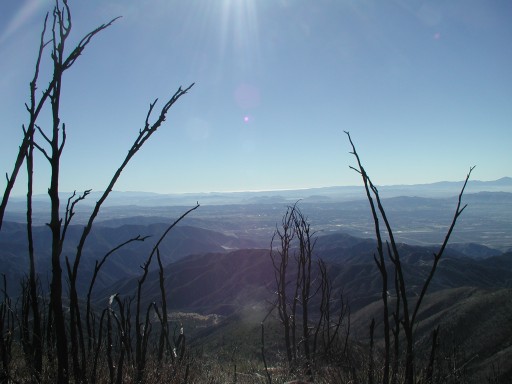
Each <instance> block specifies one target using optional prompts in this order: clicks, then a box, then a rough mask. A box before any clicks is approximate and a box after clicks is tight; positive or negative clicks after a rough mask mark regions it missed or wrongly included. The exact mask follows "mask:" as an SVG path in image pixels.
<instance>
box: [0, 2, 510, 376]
mask: <svg viewBox="0 0 512 384" xmlns="http://www.w3.org/2000/svg"><path fill="white" fill-rule="evenodd" d="M115 21H116V19H114V20H111V21H110V22H108V23H106V24H104V25H101V26H99V27H98V28H96V29H94V30H93V31H91V32H90V33H88V34H86V35H85V36H84V37H83V38H82V39H81V40H80V41H79V43H78V44H77V45H76V46H75V47H73V48H72V49H70V50H68V49H67V47H66V42H67V40H68V37H69V36H70V34H71V29H72V23H71V11H70V8H69V6H68V4H67V1H66V0H62V1H59V0H57V1H56V5H55V7H54V9H53V13H52V15H50V16H47V18H46V20H45V22H44V26H43V31H42V33H41V40H40V46H39V50H38V52H37V58H36V65H35V71H34V76H33V79H32V81H31V82H30V100H29V101H28V102H27V104H26V106H27V112H28V122H27V124H26V125H24V126H23V139H22V142H21V145H20V147H19V153H18V156H17V158H16V159H15V161H14V167H13V170H12V172H11V173H10V174H9V175H8V177H7V186H6V189H5V192H4V194H3V199H2V204H1V206H0V230H1V229H2V224H3V218H4V214H5V210H6V207H7V203H8V200H9V196H10V193H11V190H12V188H13V186H14V184H15V182H16V179H17V176H18V174H19V172H20V171H21V169H22V166H23V165H24V166H25V167H26V168H25V169H26V175H27V180H28V181H27V209H26V212H27V215H26V219H27V220H26V236H27V244H28V246H27V250H26V255H27V258H28V265H29V268H28V271H26V274H25V277H24V278H23V279H22V281H21V282H19V284H20V287H21V288H20V289H19V291H18V290H16V292H19V294H16V295H13V296H12V297H11V296H10V294H9V288H8V285H11V284H13V282H11V281H8V280H9V276H6V275H4V277H3V289H2V294H3V297H2V301H1V303H0V382H12V383H22V382H33V383H55V382H58V383H69V382H73V383H143V382H145V383H225V382H239V383H283V382H295V383H299V382H315V383H384V384H387V383H406V384H412V383H420V382H421V383H447V382H452V383H466V382H471V381H472V380H475V379H474V377H473V378H472V377H470V376H468V375H467V371H466V369H465V368H466V366H467V365H468V363H469V362H470V360H469V361H468V360H467V359H466V358H465V357H461V356H460V354H459V351H458V350H456V347H457V345H455V347H454V349H452V350H447V349H446V348H444V349H441V348H440V347H439V346H440V344H441V343H440V338H441V336H440V335H442V334H443V333H442V332H443V331H442V330H440V328H439V326H438V324H437V323H436V322H435V321H433V322H432V324H428V328H429V329H425V324H424V323H422V324H421V327H423V329H422V332H421V333H420V332H419V330H420V318H421V316H424V315H425V311H423V310H422V309H423V307H425V306H426V307H427V308H430V309H432V308H434V307H435V298H433V297H431V296H428V295H427V292H428V290H429V287H430V286H431V284H432V281H433V280H434V279H435V275H436V271H437V269H438V267H439V264H440V262H441V260H442V259H443V255H444V253H445V251H446V247H447V244H448V241H449V238H450V235H451V233H452V231H453V229H454V227H455V224H456V222H457V219H458V218H459V216H460V215H461V214H462V212H463V211H464V209H465V205H463V204H462V197H463V193H464V189H465V186H466V184H465V183H464V186H463V187H462V190H461V191H460V194H459V196H458V200H457V202H456V204H455V210H454V215H453V219H452V221H451V223H449V225H448V229H447V233H446V236H445V237H444V239H442V241H441V245H440V246H439V248H438V249H436V250H435V251H434V253H433V255H432V256H431V259H430V260H429V261H428V262H426V264H425V265H426V269H424V270H425V271H426V273H425V274H424V275H422V278H421V279H420V280H419V283H418V282H417V280H412V279H411V277H410V272H411V271H409V270H407V269H406V268H404V266H405V262H404V259H403V248H402V247H401V246H400V245H399V244H397V242H396V241H395V239H394V236H393V229H392V227H391V225H390V223H389V220H388V218H387V216H386V212H385V210H384V207H383V204H382V201H381V199H380V196H379V192H378V189H377V188H376V186H375V185H374V184H373V183H372V181H371V179H370V177H369V176H368V174H367V173H366V171H365V169H364V167H363V165H362V162H361V160H360V158H359V155H358V153H357V151H356V148H355V146H354V144H353V142H352V139H351V138H350V135H348V133H347V135H348V140H349V142H350V144H351V147H352V153H353V154H354V156H355V159H356V166H355V167H354V170H355V171H356V172H358V173H359V174H360V175H361V177H362V181H363V184H364V187H365V192H366V196H367V199H368V203H369V205H370V209H371V213H372V217H373V224H374V229H375V236H376V252H375V253H374V255H373V266H372V267H373V270H377V271H378V276H379V279H378V285H379V292H380V296H381V301H380V303H379V304H378V305H377V306H376V307H375V308H374V309H375V310H374V311H373V312H371V313H370V319H371V320H370V321H369V322H368V323H366V324H364V325H362V326H361V325H356V324H355V323H354V320H353V319H352V316H351V308H350V305H349V302H350V300H351V299H350V297H346V296H345V295H344V294H343V291H342V290H341V289H340V288H339V284H335V280H336V279H337V278H338V276H337V275H336V273H335V272H336V269H335V268H333V267H332V266H331V265H330V264H329V262H328V261H327V260H323V259H322V258H319V257H316V255H315V247H316V245H317V243H316V241H317V238H316V236H315V232H314V229H313V228H311V226H310V224H309V222H308V219H307V217H306V216H305V215H304V214H303V213H302V211H301V210H300V208H299V204H298V203H296V204H294V205H291V206H289V207H288V209H287V210H286V211H285V212H284V215H283V218H282V221H281V223H280V224H279V225H277V227H276V230H275V233H274V236H273V237H272V239H271V241H270V244H271V247H270V248H271V249H270V250H269V251H267V256H266V258H265V260H266V261H267V262H268V263H269V265H270V270H271V271H272V275H273V276H272V278H271V284H270V285H269V286H268V287H266V288H269V292H268V298H267V301H266V302H265V303H264V304H261V303H260V304H261V305H260V306H254V307H252V308H251V307H250V306H245V307H244V309H245V310H246V311H247V312H241V311H231V314H232V315H233V316H231V317H229V319H230V321H228V320H226V319H224V320H219V319H216V318H213V319H210V320H211V321H212V322H213V323H214V325H215V327H210V328H209V329H206V330H204V331H203V332H196V333H195V340H190V338H189V335H187V333H186V332H185V330H186V329H187V326H188V325H190V324H192V323H194V322H197V321H199V320H203V319H198V317H200V315H199V314H197V313H195V314H194V315H191V314H183V315H181V316H174V317H171V312H170V311H169V308H170V304H169V301H170V300H173V298H168V293H169V289H167V288H168V282H167V278H168V276H169V275H168V274H167V273H166V269H165V268H164V264H163V262H162V255H161V253H160V245H161V243H162V242H163V240H164V239H165V237H166V236H167V234H168V233H169V231H171V230H172V229H173V228H174V227H175V226H176V225H177V224H178V223H179V222H180V221H181V220H182V219H183V218H185V216H187V215H188V214H190V213H191V212H192V211H194V210H196V209H197V208H198V207H199V204H197V205H195V206H193V207H191V208H190V209H189V210H186V211H185V212H184V213H183V214H182V215H181V216H180V217H178V218H177V219H176V220H172V221H171V222H170V223H168V225H167V226H166V228H165V229H164V230H163V231H162V232H161V233H160V234H159V235H158V236H157V237H156V239H151V241H153V243H152V244H153V245H152V247H151V250H150V252H149V253H148V255H147V257H146V258H145V260H144V262H143V263H142V265H140V270H139V271H138V273H139V275H138V277H137V279H136V280H135V281H133V286H132V288H131V290H130V291H129V293H127V294H123V293H119V292H117V293H116V292H112V293H111V294H109V295H108V300H93V295H94V288H95V284H96V281H97V279H98V277H99V276H100V275H101V270H102V268H103V267H104V265H105V264H106V263H108V261H109V258H110V257H111V256H112V255H113V254H115V252H116V251H118V250H119V249H121V248H124V247H129V246H131V245H133V244H136V243H138V242H145V241H149V239H148V237H147V236H144V235H142V234H141V235H137V236H134V237H131V238H127V239H124V240H123V241H120V242H119V243H118V244H117V245H116V246H115V247H113V248H112V249H111V250H109V251H108V252H106V253H105V254H103V255H98V256H97V258H96V260H95V262H94V268H93V273H92V276H90V279H89V280H88V281H87V284H86V285H85V287H83V286H82V285H79V281H83V279H82V276H81V274H82V265H83V262H85V260H84V258H83V256H84V249H85V245H86V243H87V241H88V239H89V235H90V233H91V230H92V227H93V224H94V222H95V220H96V218H97V216H98V214H99V213H100V210H101V208H102V205H103V203H104V202H105V200H106V199H107V198H108V195H109V194H110V192H111V191H112V190H113V189H114V187H115V184H116V182H117V180H118V178H119V176H120V175H121V173H122V172H123V170H124V169H125V167H126V166H127V165H128V163H129V162H130V160H131V159H132V158H133V156H135V154H136V153H137V152H138V151H139V149H140V148H141V147H142V146H143V145H144V143H145V142H146V141H147V140H149V139H150V137H151V136H152V135H153V134H154V133H155V132H156V131H157V129H159V128H160V127H161V126H162V125H163V123H164V121H165V119H166V115H167V113H168V112H169V110H170V108H171V107H172V106H173V104H174V103H175V102H177V101H178V100H179V99H180V98H181V97H182V96H183V95H185V94H186V93H187V91H188V90H189V89H190V88H191V87H192V85H190V86H189V87H187V88H185V89H182V88H179V89H178V90H177V91H176V92H175V93H174V94H173V95H172V96H171V97H170V98H169V99H168V100H167V101H166V102H165V103H164V105H163V107H162V108H161V110H160V111H159V112H158V113H157V112H155V107H156V101H155V102H153V103H151V104H150V107H149V110H148V113H147V116H146V119H145V124H144V126H143V127H141V128H140V129H139V130H138V134H136V135H135V140H134V142H133V145H132V146H131V147H130V148H129V150H128V154H127V155H126V157H125V158H124V159H123V160H122V161H121V163H120V166H119V168H118V169H117V171H116V172H115V173H114V174H113V176H112V179H111V181H110V182H109V184H108V185H107V186H106V188H105V192H104V193H103V194H102V195H101V197H100V198H99V199H98V201H97V203H96V204H95V206H94V208H93V209H92V212H91V213H90V216H89V218H88V220H86V224H85V225H84V226H83V227H81V235H80V236H79V237H78V241H77V243H76V244H74V245H73V248H72V249H73V250H74V253H73V254H68V253H67V252H66V253H64V252H63V249H65V248H64V244H65V243H66V241H67V240H68V237H67V235H68V230H69V229H70V225H71V223H72V220H73V216H74V215H75V208H76V206H77V204H80V202H81V201H82V200H84V199H86V198H87V196H88V195H89V193H90V191H88V190H87V191H83V192H81V193H78V194H76V193H73V194H72V195H71V196H70V197H69V198H68V199H67V201H66V202H64V203H63V204H61V201H60V190H59V169H60V166H61V155H62V152H63V150H64V147H65V142H66V126H65V124H64V123H63V122H61V118H60V103H61V88H62V84H63V80H64V75H65V73H66V71H67V70H69V69H70V68H71V67H72V66H73V64H74V63H75V61H76V60H78V59H79V58H80V56H81V55H82V54H83V53H84V51H85V50H86V48H87V46H88V45H89V44H90V43H91V41H92V40H93V39H94V38H95V37H96V35H97V34H99V33H100V32H102V31H104V30H105V29H107V28H108V27H109V26H111V25H112V24H113V23H114V22H115ZM47 50H50V58H51V64H52V68H53V74H52V76H51V80H50V82H49V84H48V86H47V87H46V88H43V90H42V92H39V93H37V92H36V90H37V89H38V83H39V70H40V68H41V61H42V60H43V59H44V57H45V55H43V54H44V53H45V52H46V51H47ZM43 110H48V111H49V112H50V113H49V115H50V116H51V121H50V122H49V123H48V122H46V123H47V124H45V125H43V124H40V122H39V116H40V114H41V111H43ZM154 113H157V116H156V117H155V118H154V117H153V114H154ZM45 126H46V127H48V126H49V127H50V128H49V129H44V128H41V127H45ZM35 151H39V152H40V153H41V154H42V155H43V158H44V159H46V160H47V161H48V164H49V167H50V170H51V175H50V180H49V185H50V187H49V189H48V195H49V199H50V202H51V208H50V219H49V222H48V224H47V227H48V231H50V233H51V252H50V255H51V257H50V263H51V273H50V275H49V278H48V280H46V279H45V278H43V277H42V276H39V275H38V273H37V268H36V264H37V262H38V259H37V254H38V250H37V248H36V247H35V244H34V242H33V225H32V182H33V169H34V164H33V162H34V152H35ZM470 174H471V170H470V172H469V174H468V175H467V178H466V183H467V181H468V179H469V177H470ZM66 244H67V243H66ZM67 245H68V244H67ZM66 249H69V248H66ZM155 264H156V268H155V270H156V271H157V276H155V278H154V279H152V280H151V281H150V280H149V279H148V276H150V269H151V268H152V266H153V265H155ZM150 267H151V268H150ZM235 267H236V266H235ZM134 273H136V272H135V271H134ZM152 276H154V275H152ZM262 278H263V277H262ZM187 279H188V280H187V282H190V285H189V288H190V289H200V288H201V287H200V286H199V287H198V286H197V285H193V284H192V281H193V280H194V274H192V275H190V276H189V277H188V278H187ZM411 281H414V282H415V284H414V285H413V284H412V283H411ZM8 283H9V284H8ZM149 284H151V285H153V286H156V287H157V288H156V289H157V291H158V299H156V300H151V301H148V300H147V297H145V292H147V291H145V287H147V286H148V285H149ZM242 286H243V285H242ZM509 294H510V292H508V291H507V292H506V293H503V291H500V292H496V295H498V296H499V298H500V299H502V300H505V302H506V299H503V297H504V296H503V295H505V297H507V296H506V295H509ZM461 295H462V293H461ZM496 300H498V298H496ZM504 305H506V304H504ZM241 308H242V307H241ZM220 309H221V310H222V308H220ZM237 316H240V317H241V316H250V317H251V318H253V319H257V320H256V321H252V322H249V323H243V324H249V325H248V326H244V327H245V328H244V327H241V326H240V325H239V324H240V323H234V322H233V319H235V320H236V317H237ZM429 319H432V317H429ZM362 321H363V320H362ZM364 321H365V322H366V320H364ZM234 324H238V325H234ZM357 327H359V335H361V334H362V333H363V332H364V334H365V336H363V337H361V336H359V337H357V336H356V335H354V334H353V333H352V332H353V329H357ZM212 329H215V332H216V335H217V337H216V338H215V337H212V336H213V334H212V333H211V332H212ZM362 329H366V331H361V330H362ZM218 335H222V337H221V339H220V340H219V338H218ZM425 335H428V336H425ZM420 336H421V337H420ZM509 373H510V371H508V372H504V371H503V370H502V369H501V367H500V366H498V365H496V366H492V369H490V370H488V371H486V372H485V373H484V375H485V376H483V379H484V380H487V381H488V382H490V383H494V382H506V380H507V377H506V375H507V374H509ZM477 380H480V381H479V382H481V380H482V377H480V378H478V379H477Z"/></svg>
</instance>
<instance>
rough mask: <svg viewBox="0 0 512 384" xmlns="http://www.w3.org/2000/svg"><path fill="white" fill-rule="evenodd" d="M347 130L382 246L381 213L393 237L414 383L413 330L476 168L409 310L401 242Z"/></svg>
mask: <svg viewBox="0 0 512 384" xmlns="http://www.w3.org/2000/svg"><path fill="white" fill-rule="evenodd" d="M345 133H346V134H347V136H348V139H349V142H350V145H351V147H352V152H351V153H352V154H353V155H354V157H355V158H356V161H357V168H355V167H352V166H351V167H350V168H352V169H353V170H355V171H356V172H358V173H359V174H360V175H361V177H362V178H363V184H364V187H365V191H366V196H367V199H368V202H369V203H370V207H371V210H372V214H373V219H374V223H375V234H376V236H377V239H378V241H377V243H378V247H379V249H380V247H381V245H382V240H381V237H380V236H381V234H380V227H379V221H378V214H380V217H381V218H382V220H383V221H384V224H385V228H386V230H387V233H388V237H389V244H388V257H389V259H390V260H391V263H392V265H393V267H394V269H395V273H396V274H397V280H398V291H397V295H400V298H401V303H402V306H403V317H402V319H401V324H402V327H403V329H404V334H405V340H406V345H405V351H406V355H405V383H406V384H413V383H414V333H413V331H414V326H415V324H416V316H417V314H418V311H419V309H420V307H421V303H422V301H423V298H424V296H425V294H426V292H427V289H428V287H429V285H430V282H431V281H432V278H433V277H434V274H435V271H436V269H437V265H438V263H439V260H440V259H441V257H442V255H443V253H444V250H445V249H446V246H447V244H448V241H449V239H450V236H451V234H452V231H453V229H454V227H455V224H456V222H457V219H458V218H459V216H460V215H461V214H462V212H463V211H464V209H465V208H466V205H464V206H463V207H461V203H462V195H463V194H464V190H465V188H466V185H467V183H468V180H469V177H470V175H471V172H472V171H473V169H474V167H471V168H470V170H469V173H468V174H467V176H466V179H465V181H464V184H463V186H462V189H461V191H460V193H459V196H458V203H457V207H456V209H455V213H454V216H453V219H452V222H451V224H450V226H449V228H448V231H447V233H446V235H445V238H444V241H443V243H442V244H441V246H440V248H439V251H438V252H437V253H434V255H433V262H432V266H431V269H430V271H429V274H428V276H427V278H426V280H425V282H424V283H423V285H422V288H421V291H420V293H419V296H418V298H417V299H416V302H415V304H414V306H412V310H410V309H409V295H408V291H407V286H406V282H405V278H404V273H403V269H402V264H401V259H400V253H399V251H398V247H397V244H396V241H395V238H394V234H393V229H392V227H391V224H390V223H389V220H388V217H387V215H386V212H385V210H384V207H383V205H382V201H381V199H380V195H379V191H378V189H377V187H376V186H375V185H374V184H373V183H372V181H371V179H370V177H369V176H368V174H367V173H366V170H365V169H364V167H363V165H362V163H361V160H360V158H359V155H358V153H357V151H356V148H355V146H354V143H353V142H352V139H351V137H350V134H349V133H348V132H345ZM374 199H375V202H376V205H377V208H376V207H375V203H374ZM377 209H378V211H377ZM379 252H382V250H381V249H380V251H379ZM377 264H378V265H379V263H377ZM379 269H380V266H379ZM409 294H411V292H409ZM386 318H387V317H386ZM388 354H389V352H388ZM386 380H387V379H386Z"/></svg>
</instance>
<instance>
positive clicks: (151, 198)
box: [9, 177, 512, 211]
mask: <svg viewBox="0 0 512 384" xmlns="http://www.w3.org/2000/svg"><path fill="white" fill-rule="evenodd" d="M462 185H463V181H441V182H436V183H431V184H412V185H383V186H379V191H380V193H381V194H382V197H384V198H388V197H397V196H417V197H427V198H438V197H450V196H455V195H457V194H458V193H459V192H460V188H461V187H462ZM484 191H486V192H512V178H511V177H503V178H500V179H498V180H494V181H479V180H469V182H468V185H467V188H466V193H477V192H484ZM102 193H103V192H101V191H93V192H91V194H90V195H89V196H88V197H87V199H86V200H85V201H83V203H81V205H82V206H88V205H92V204H95V203H96V201H97V200H98V198H99V197H100V196H101V194H102ZM69 196H71V193H62V194H61V198H62V199H64V200H63V201H65V199H67V198H68V197H69ZM365 198H366V197H365V194H364V190H363V186H362V185H361V186H337V187H336V186H335V187H323V188H305V189H290V190H275V191H247V192H208V193H178V194H173V193H170V194H159V193H152V192H120V191H113V192H111V194H110V195H109V198H108V199H107V201H106V203H105V206H133V205H135V206H175V205H182V206H183V205H185V206H186V205H192V204H194V203H196V202H199V203H201V204H208V205H212V204H223V205H224V204H264V203H275V202H283V201H296V200H299V199H302V200H304V201H309V202H318V201H321V202H326V201H333V202H337V201H350V200H359V199H365ZM34 201H35V204H36V209H37V207H39V208H42V207H44V205H45V204H44V203H43V202H47V201H48V196H47V195H45V194H43V195H36V196H34ZM9 210H11V211H19V210H22V211H23V210H25V198H24V197H13V198H11V200H10V202H9Z"/></svg>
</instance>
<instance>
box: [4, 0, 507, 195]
mask: <svg viewBox="0 0 512 384" xmlns="http://www.w3.org/2000/svg"><path fill="white" fill-rule="evenodd" d="M69 3H70V6H71V10H72V16H73V33H72V37H71V41H75V42H76V41H78V39H79V38H81V37H82V36H83V35H84V34H85V33H87V32H88V31H90V30H92V29H93V28H95V27H96V26H98V25H99V24H101V23H104V22H107V21H109V20H110V19H112V18H114V17H116V16H123V17H122V19H120V20H118V21H117V22H116V23H115V24H114V25H113V26H112V27H110V28H109V29H107V30H106V31H104V32H102V33H101V34H100V35H98V36H97V37H96V38H95V39H94V40H93V41H92V43H91V44H90V45H89V46H88V47H87V49H86V51H85V52H84V54H83V56H82V57H80V58H79V60H78V61H77V62H76V64H75V65H74V67H73V68H72V69H70V71H68V72H67V73H66V76H65V78H64V82H65V84H64V92H63V103H62V121H63V122H65V123H66V127H67V134H68V140H67V145H66V148H65V150H64V155H63V168H62V173H61V190H64V191H72V190H75V189H76V190H83V189H88V188H92V189H94V190H103V189H104V188H105V187H106V185H107V183H108V181H109V180H110V177H111V175H112V174H113V172H114V171H115V170H116V169H117V167H118V165H119V164H120V162H121V161H122V159H123V158H124V156H125V154H126V151H127V150H128V148H129V146H130V145H131V143H132V142H133V140H134V138H135V137H136V135H137V133H138V130H139V129H140V128H141V127H142V126H143V123H144V119H145V116H146V113H147V108H148V106H149V103H150V102H151V101H153V100H154V99H155V98H157V97H158V98H159V100H161V102H162V101H163V100H165V99H166V97H170V96H171V95H172V94H173V93H174V91H175V90H176V89H177V88H178V86H180V85H183V86H187V85H189V84H190V83H192V82H195V83H196V85H195V86H194V87H193V88H192V89H191V91H190V93H189V94H187V95H185V96H184V97H183V98H182V99H181V100H180V101H179V103H178V104H176V106H175V107H173V108H172V109H171V110H170V113H169V115H168V118H167V121H166V123H165V124H164V126H163V127H162V128H161V129H160V130H159V131H158V132H157V133H156V135H155V136H153V137H152V138H151V141H149V142H148V143H147V145H146V146H145V147H144V148H143V149H142V150H141V151H140V152H139V153H138V154H137V156H136V157H135V158H134V159H133V161H132V163H131V164H130V165H129V167H128V169H127V170H126V172H125V173H124V174H123V176H122V177H121V179H120V180H119V182H118V184H117V186H116V189H117V190H124V191H152V192H159V193H174V192H208V191H240V190H271V189H288V188H307V187H321V186H334V185H359V184H360V179H359V177H358V176H357V175H356V174H355V173H354V172H353V171H351V170H350V169H349V165H352V164H354V159H353V158H352V157H351V155H350V154H349V150H350V146H349V143H348V141H347V138H346V136H345V134H344V133H343V131H344V130H346V131H350V133H351V135H352V138H353V140H354V141H355V143H356V145H357V148H358V151H359V154H360V155H361V157H362V159H363V162H364V163H365V165H366V169H367V171H368V172H369V174H370V176H372V178H373V180H374V182H375V183H376V184H382V185H387V184H415V183H429V182H435V181H443V180H451V181H455V180H462V179H463V178H464V177H465V175H466V173H467V171H468V170H469V167H470V166H472V165H476V166H477V168H476V169H475V171H474V173H473V177H474V178H475V179H480V180H494V179H498V178H500V177H503V176H511V175H512V172H511V166H512V151H511V150H510V146H511V143H512V71H511V69H510V68H512V44H511V41H512V23H511V22H510V20H512V3H511V2H510V1H506V0H489V1H483V0H479V1H476V0H453V1H435V0H431V1H422V0H395V1H393V0H389V1H380V0H374V1H369V0H368V1H367V0H361V1H352V0H350V1H349V0H315V1H311V0H310V1H306V0H186V1H185V0H179V1H178V0H174V1H173V0H108V1H107V0H88V1H77V0H70V1H69ZM53 4H54V3H53V1H46V0H25V1H4V2H2V3H1V5H0V90H1V103H0V122H1V128H0V129H1V130H2V135H1V137H2V140H1V143H0V171H2V172H3V173H5V172H10V170H11V167H12V163H13V161H14V157H15V155H16V150H17V147H18V145H19V142H20V140H21V125H22V124H23V123H26V122H27V113H26V111H25V109H24V103H25V102H27V101H28V95H29V88H28V82H29V81H30V79H31V78H32V75H33V69H34V62H35V58H36V49H37V44H38V39H39V34H40V31H41V27H42V21H43V18H44V14H45V12H47V11H49V10H51V9H52V6H53ZM69 48H71V46H70V45H69ZM45 60H46V63H49V53H48V52H47V54H46V55H45ZM49 73H50V72H49V66H48V65H47V64H45V65H43V73H42V74H41V84H40V87H39V88H40V89H42V88H43V86H44V84H46V83H47V81H48V76H49ZM158 105H161V103H160V104H158ZM44 117H45V116H43V119H42V120H41V121H40V125H41V126H42V127H43V129H44V128H46V129H47V128H48V127H49V121H48V120H45V119H44ZM36 171H37V172H38V177H37V179H36V192H39V193H44V192H45V191H46V189H47V187H48V183H49V178H48V165H47V164H46V162H45V160H44V159H42V158H39V159H38V164H37V168H36ZM23 187H24V184H23V177H21V178H20V182H19V183H18V185H17V187H16V190H15V194H23V193H24V188H23Z"/></svg>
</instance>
